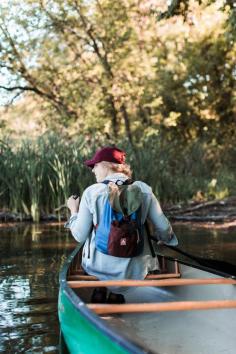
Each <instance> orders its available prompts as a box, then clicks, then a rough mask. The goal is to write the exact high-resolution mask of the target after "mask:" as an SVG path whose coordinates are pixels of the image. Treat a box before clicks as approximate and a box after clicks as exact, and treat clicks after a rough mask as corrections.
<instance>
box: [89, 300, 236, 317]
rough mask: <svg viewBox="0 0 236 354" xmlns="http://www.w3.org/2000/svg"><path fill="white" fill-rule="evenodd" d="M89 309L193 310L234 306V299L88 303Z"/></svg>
mask: <svg viewBox="0 0 236 354" xmlns="http://www.w3.org/2000/svg"><path fill="white" fill-rule="evenodd" d="M87 306H88V307H89V309H90V310H92V311H94V312H96V313H97V314H99V315H105V314H114V313H141V312H167V311H193V310H213V309H229V308H236V300H211V301H177V302H176V301H175V302H162V303H144V304H119V305H113V304H112V305H109V304H88V305H87Z"/></svg>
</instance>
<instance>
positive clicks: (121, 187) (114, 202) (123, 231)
mask: <svg viewBox="0 0 236 354" xmlns="http://www.w3.org/2000/svg"><path fill="white" fill-rule="evenodd" d="M102 183H105V184H107V185H108V198H107V200H106V202H105V205H104V209H103V211H102V216H101V220H100V222H99V224H98V225H97V226H96V236H95V246H96V249H97V250H98V251H100V252H102V253H104V254H107V255H110V256H113V257H124V258H130V257H136V256H138V255H140V254H141V253H142V251H143V247H144V238H143V225H141V206H142V199H143V197H142V191H141V189H140V188H139V187H138V186H137V185H134V184H132V183H133V182H132V181H131V180H126V181H125V182H123V181H120V180H118V181H116V182H111V181H108V180H105V181H103V182H102Z"/></svg>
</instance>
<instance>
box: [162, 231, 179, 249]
mask: <svg viewBox="0 0 236 354" xmlns="http://www.w3.org/2000/svg"><path fill="white" fill-rule="evenodd" d="M163 242H164V244H165V245H168V246H178V243H179V241H178V239H177V237H176V236H175V234H174V233H173V234H172V239H171V240H169V241H163Z"/></svg>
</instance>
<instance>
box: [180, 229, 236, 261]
mask: <svg viewBox="0 0 236 354" xmlns="http://www.w3.org/2000/svg"><path fill="white" fill-rule="evenodd" d="M174 230H175V233H176V234H177V235H178V238H179V248H182V249H183V250H185V251H186V252H188V253H191V254H193V255H196V256H198V257H203V258H209V259H217V260H221V261H226V262H229V263H231V264H234V265H236V228H230V229H216V230H214V229H203V228H199V227H194V226H191V225H175V226H174Z"/></svg>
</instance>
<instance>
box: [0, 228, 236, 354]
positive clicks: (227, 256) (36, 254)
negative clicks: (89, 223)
mask: <svg viewBox="0 0 236 354" xmlns="http://www.w3.org/2000/svg"><path fill="white" fill-rule="evenodd" d="M174 230H175V233H176V234H177V236H178V238H179V241H180V244H179V246H180V248H182V249H184V250H185V251H187V252H189V253H192V254H195V255H197V256H200V257H206V258H212V259H214V258H216V259H219V260H225V261H228V262H231V263H233V264H235V262H236V257H235V254H236V242H235V241H236V230H230V232H229V230H225V231H222V230H220V231H219V230H216V231H215V230H204V229H198V228H195V229H194V228H193V227H191V226H190V225H188V226H180V225H176V226H174ZM75 246H76V243H75V242H74V240H73V238H72V236H71V235H70V233H69V232H68V231H65V229H64V228H63V226H49V225H27V226H24V227H23V226H21V227H19V226H17V227H13V228H11V229H10V228H9V229H6V228H3V229H1V230H0V259H1V265H0V352H1V353H32V354H35V353H58V352H59V348H58V342H59V325H58V317H57V296H58V277H59V270H60V268H61V266H62V264H63V262H64V260H65V259H66V257H67V255H68V254H69V253H70V252H71V250H72V249H74V248H75Z"/></svg>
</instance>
